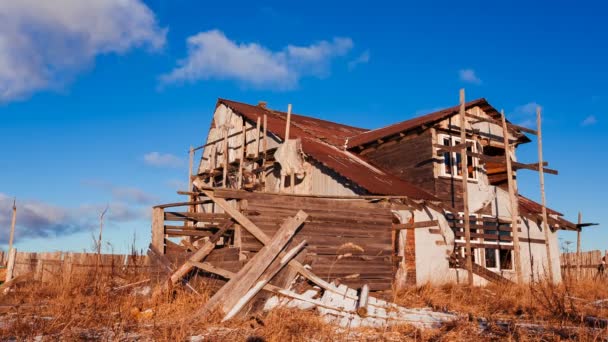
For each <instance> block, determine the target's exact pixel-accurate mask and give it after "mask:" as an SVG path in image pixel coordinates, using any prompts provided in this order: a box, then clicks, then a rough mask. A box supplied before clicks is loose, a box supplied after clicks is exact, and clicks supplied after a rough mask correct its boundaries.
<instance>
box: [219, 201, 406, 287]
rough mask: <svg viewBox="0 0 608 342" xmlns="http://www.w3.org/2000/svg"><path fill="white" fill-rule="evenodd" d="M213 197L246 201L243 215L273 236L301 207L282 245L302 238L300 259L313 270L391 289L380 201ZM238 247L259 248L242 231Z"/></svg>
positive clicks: (386, 212)
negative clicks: (301, 219) (294, 229)
mask: <svg viewBox="0 0 608 342" xmlns="http://www.w3.org/2000/svg"><path fill="white" fill-rule="evenodd" d="M215 195H216V196H223V197H225V198H234V197H235V196H238V197H239V198H240V199H241V201H242V202H243V203H244V202H246V205H245V204H243V206H245V208H244V209H243V214H245V215H246V216H247V218H248V219H249V220H251V221H252V222H253V223H254V224H255V225H256V226H257V227H259V228H260V229H261V230H262V231H263V232H264V233H265V234H266V235H268V236H274V234H275V233H276V231H277V230H278V228H279V226H280V224H281V222H282V221H283V220H285V219H286V218H287V217H290V216H293V215H295V214H296V213H297V212H298V210H303V211H305V212H306V213H307V214H309V217H308V219H307V220H306V222H305V223H304V224H303V225H302V227H301V228H300V230H299V231H298V233H297V234H296V236H295V237H294V239H293V241H292V242H291V243H290V244H289V245H288V247H287V248H292V247H293V246H295V245H296V244H298V243H299V242H301V241H302V240H306V241H307V242H308V244H307V247H306V252H307V255H306V259H307V260H310V261H311V264H312V271H313V272H314V273H315V274H317V275H318V276H319V277H320V278H322V279H324V280H326V281H334V280H337V281H339V282H341V283H344V284H348V285H349V286H352V287H355V288H357V287H360V286H362V285H363V284H364V283H368V284H369V287H370V289H371V290H372V291H378V290H387V289H389V288H390V287H391V284H392V280H393V276H394V268H393V266H394V265H395V263H396V262H397V261H398V260H397V259H396V258H394V257H393V252H392V238H391V234H392V222H393V216H392V213H391V211H390V208H389V206H388V205H386V204H385V203H369V202H368V201H365V200H336V199H328V198H309V197H295V196H279V195H275V194H263V193H246V192H235V191H232V192H231V191H225V192H223V191H216V192H215ZM241 246H242V252H243V253H244V254H246V255H249V256H253V255H254V253H257V252H258V251H259V250H260V249H261V248H262V244H261V243H260V242H259V241H258V240H257V239H256V238H255V237H254V236H253V235H251V234H250V233H249V232H247V231H245V230H243V231H242V236H241Z"/></svg>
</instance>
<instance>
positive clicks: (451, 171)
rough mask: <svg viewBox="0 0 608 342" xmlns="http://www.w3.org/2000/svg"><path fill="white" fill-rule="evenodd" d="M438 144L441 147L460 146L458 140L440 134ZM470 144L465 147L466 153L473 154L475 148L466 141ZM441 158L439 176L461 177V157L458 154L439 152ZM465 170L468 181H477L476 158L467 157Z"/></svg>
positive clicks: (470, 141)
mask: <svg viewBox="0 0 608 342" xmlns="http://www.w3.org/2000/svg"><path fill="white" fill-rule="evenodd" d="M438 141H439V143H440V144H441V145H443V146H456V145H458V144H460V138H457V137H453V136H450V135H446V134H440V135H439V139H438ZM467 142H468V143H471V146H468V147H467V151H469V152H472V153H475V152H476V151H477V148H476V146H475V142H474V141H473V140H467ZM438 155H441V156H442V158H443V165H442V167H441V173H440V175H441V176H449V177H452V176H457V177H460V176H462V155H461V153H460V152H447V151H445V152H439V153H438ZM467 170H468V177H469V178H470V179H477V172H476V170H477V158H474V157H472V156H469V155H467Z"/></svg>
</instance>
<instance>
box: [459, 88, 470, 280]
mask: <svg viewBox="0 0 608 342" xmlns="http://www.w3.org/2000/svg"><path fill="white" fill-rule="evenodd" d="M459 116H460V142H461V143H462V144H463V147H462V150H461V152H460V153H461V154H460V156H461V157H460V166H461V168H460V172H461V177H462V206H463V208H464V209H463V211H464V232H465V242H466V244H465V260H466V270H467V273H468V275H469V277H468V280H469V285H470V286H472V285H473V258H472V251H471V227H470V222H469V220H470V217H469V191H468V187H469V185H468V184H469V180H468V179H469V170H468V167H467V159H468V158H467V157H466V155H467V147H466V141H467V134H466V117H465V103H464V89H460V112H459Z"/></svg>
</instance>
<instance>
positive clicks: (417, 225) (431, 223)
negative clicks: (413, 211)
mask: <svg viewBox="0 0 608 342" xmlns="http://www.w3.org/2000/svg"><path fill="white" fill-rule="evenodd" d="M437 226H439V221H437V220H433V221H421V222H414V224H413V225H412V224H409V223H399V224H397V223H393V230H402V229H415V228H429V227H437Z"/></svg>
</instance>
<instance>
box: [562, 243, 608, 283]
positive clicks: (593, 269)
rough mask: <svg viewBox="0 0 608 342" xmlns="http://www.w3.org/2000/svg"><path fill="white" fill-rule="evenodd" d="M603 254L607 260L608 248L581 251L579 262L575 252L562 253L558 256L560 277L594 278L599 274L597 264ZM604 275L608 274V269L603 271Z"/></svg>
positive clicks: (600, 261)
mask: <svg viewBox="0 0 608 342" xmlns="http://www.w3.org/2000/svg"><path fill="white" fill-rule="evenodd" d="M604 256H606V261H607V262H608V250H606V251H600V250H595V251H589V252H581V254H580V262H579V257H578V255H577V253H576V252H572V253H562V254H561V256H560V262H561V267H562V277H563V278H564V279H566V278H568V277H570V278H572V277H574V278H578V279H594V278H596V277H598V276H599V274H598V266H599V265H600V264H601V263H602V257H604ZM579 265H580V267H579ZM604 276H608V270H605V271H604Z"/></svg>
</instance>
